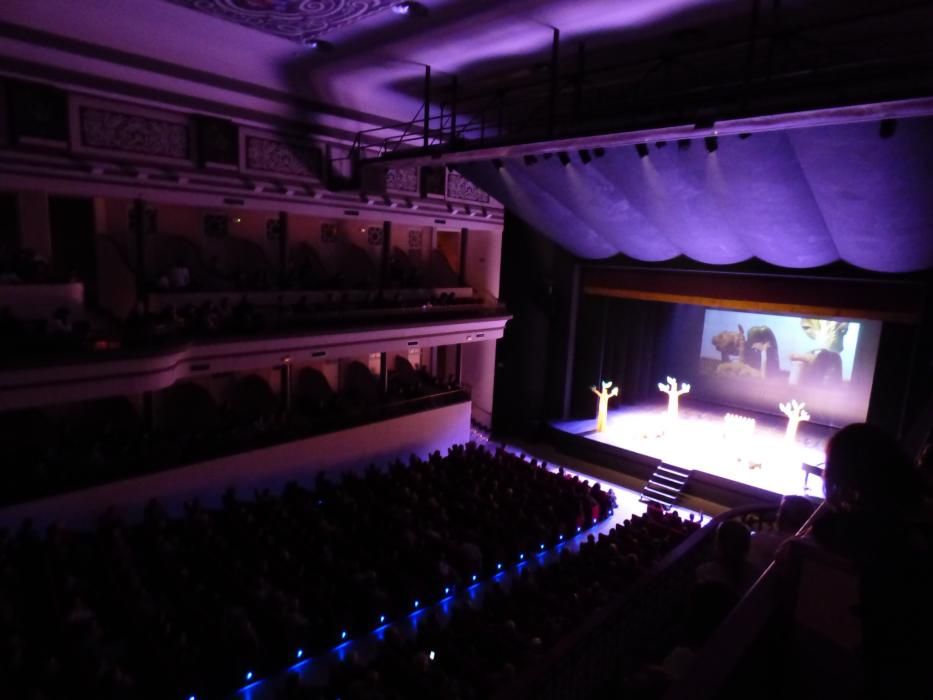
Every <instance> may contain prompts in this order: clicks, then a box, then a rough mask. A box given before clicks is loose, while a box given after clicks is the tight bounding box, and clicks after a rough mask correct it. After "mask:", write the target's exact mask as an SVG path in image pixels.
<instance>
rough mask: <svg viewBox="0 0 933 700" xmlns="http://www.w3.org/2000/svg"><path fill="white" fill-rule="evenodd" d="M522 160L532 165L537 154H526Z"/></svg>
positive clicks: (535, 160) (536, 159) (535, 161)
mask: <svg viewBox="0 0 933 700" xmlns="http://www.w3.org/2000/svg"><path fill="white" fill-rule="evenodd" d="M522 160H524V161H525V165H534V164H535V163H537V162H538V156H532V155H527V156H525V157H524V158H522Z"/></svg>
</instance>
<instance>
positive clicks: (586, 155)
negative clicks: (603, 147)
mask: <svg viewBox="0 0 933 700" xmlns="http://www.w3.org/2000/svg"><path fill="white" fill-rule="evenodd" d="M579 152H580V160H581V161H583V164H584V165H586V164H587V163H589V162H590V161H591V160H593V156H591V155H590V152H589V151H588V150H587V149H585V148H581V149H580V151H579Z"/></svg>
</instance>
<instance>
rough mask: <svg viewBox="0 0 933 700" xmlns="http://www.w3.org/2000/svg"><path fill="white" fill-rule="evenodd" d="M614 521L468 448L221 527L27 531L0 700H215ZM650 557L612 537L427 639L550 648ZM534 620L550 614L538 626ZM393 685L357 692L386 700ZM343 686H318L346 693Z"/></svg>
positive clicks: (201, 515)
mask: <svg viewBox="0 0 933 700" xmlns="http://www.w3.org/2000/svg"><path fill="white" fill-rule="evenodd" d="M612 506H613V503H612V497H611V495H610V494H608V493H606V492H604V491H602V490H600V489H599V488H598V487H593V486H590V485H589V484H587V483H585V482H582V481H580V480H579V479H576V478H564V477H563V476H561V475H558V474H554V473H552V472H549V471H547V470H545V469H543V468H541V467H540V466H538V465H537V464H534V463H528V462H526V461H524V460H523V459H521V458H519V457H516V456H514V455H511V454H509V453H506V452H504V451H498V452H496V453H491V452H488V451H486V450H485V449H483V448H480V447H476V446H475V445H472V444H471V445H467V446H461V447H455V448H453V449H452V450H451V452H450V454H449V455H448V456H447V457H441V456H440V455H439V454H435V455H433V456H432V457H431V458H430V459H428V460H427V461H423V460H420V459H416V458H412V459H411V460H410V463H409V464H408V465H407V466H406V465H403V464H401V463H396V464H395V465H393V466H391V467H390V468H389V469H388V470H386V471H378V470H376V469H371V470H369V471H367V472H366V473H365V475H362V476H358V475H345V476H344V477H342V478H341V479H340V481H339V483H334V482H332V481H329V480H328V479H326V478H323V477H322V478H319V479H318V482H317V485H316V487H315V488H314V489H313V490H308V489H307V488H304V487H301V486H298V485H295V484H292V485H289V486H288V487H286V489H285V490H284V492H283V493H282V494H281V495H273V494H271V493H267V492H264V493H257V494H256V495H255V496H254V497H253V498H250V499H241V498H239V497H237V496H236V495H235V494H234V493H233V492H229V493H228V494H227V495H226V496H225V499H224V505H223V507H222V508H221V509H219V510H216V511H211V510H206V509H204V508H202V507H200V506H199V505H198V504H197V503H192V504H190V505H189V507H188V508H187V514H186V516H185V517H183V518H179V519H170V518H168V517H167V516H166V515H165V514H164V512H163V511H162V510H161V509H160V507H159V506H158V504H156V503H153V504H151V505H150V507H149V508H148V509H147V512H146V515H145V518H144V521H143V522H142V523H140V524H137V525H128V524H125V523H122V522H121V521H120V520H119V519H118V518H116V517H115V516H113V515H112V514H111V515H108V516H105V517H104V519H103V520H102V523H101V525H100V527H99V529H97V530H96V531H95V532H93V533H77V532H68V531H63V530H60V529H57V528H52V529H50V530H49V532H48V533H46V534H44V535H42V534H39V533H36V532H34V531H33V530H32V529H31V528H30V526H29V524H28V523H24V524H23V526H22V528H21V529H19V530H18V531H17V532H15V533H12V534H10V535H3V537H2V539H0V570H2V572H3V575H2V576H0V620H2V624H0V630H2V631H3V632H2V637H3V638H2V639H0V644H2V647H3V653H2V655H0V668H2V671H3V675H4V679H5V680H4V685H5V687H6V688H7V690H8V692H9V693H10V696H11V697H17V698H29V699H30V700H39V699H41V698H57V697H94V698H115V699H116V698H159V699H160V700H164V699H165V698H189V697H191V696H194V697H198V698H206V697H223V696H225V695H226V694H228V693H229V692H230V691H232V690H233V689H235V688H236V687H238V686H242V685H244V684H246V683H247V682H249V681H250V680H252V679H254V678H257V679H258V678H260V677H264V676H268V675H270V674H274V673H276V672H278V671H280V670H282V669H283V668H284V667H285V666H287V665H289V664H290V663H294V661H295V660H296V658H301V656H304V655H315V654H319V653H322V652H324V651H326V650H328V649H330V648H332V647H333V646H334V645H336V644H340V643H341V642H342V641H344V640H347V639H350V638H354V637H356V636H359V635H362V634H365V633H368V632H370V631H371V630H372V629H373V628H375V627H378V626H380V625H381V624H383V623H384V622H385V621H388V620H395V619H399V618H401V617H403V616H405V615H407V614H409V613H410V612H412V611H413V610H416V609H418V608H419V607H423V606H427V605H429V604H431V603H434V602H436V601H438V600H439V599H441V598H443V597H445V595H446V594H447V593H448V592H449V591H450V590H451V589H453V590H462V589H463V588H464V587H466V586H468V585H470V584H471V583H472V581H473V580H474V577H477V578H480V577H488V576H490V575H492V574H494V573H495V572H496V570H497V566H496V564H497V562H509V563H514V562H516V561H518V560H519V558H520V556H521V554H522V553H524V552H533V551H535V550H536V549H537V548H538V546H539V544H540V545H546V546H548V547H550V546H553V545H555V544H557V543H558V542H559V541H560V539H562V538H563V537H564V536H569V535H571V534H573V533H575V532H576V531H578V529H579V528H583V527H587V526H589V525H590V524H592V523H593V522H595V521H598V520H600V519H602V518H605V517H606V516H607V515H608V514H609V512H610V510H611V509H612ZM680 534H683V533H680ZM666 543H667V541H666V540H665V541H663V542H662V541H657V538H656V535H651V534H649V533H646V532H643V531H636V530H626V531H623V532H622V533H621V534H620V535H618V536H615V537H614V538H613V542H612V543H611V544H607V543H601V544H599V545H597V544H593V545H592V546H589V547H585V548H584V551H583V553H582V554H581V555H580V556H579V557H573V558H572V559H571V560H568V563H566V564H561V565H560V566H558V567H556V568H555V569H554V570H553V573H542V574H540V576H539V577H538V579H537V581H536V582H535V581H532V580H529V581H527V582H524V583H522V584H521V585H522V586H524V587H527V588H528V591H527V594H528V595H527V596H518V595H512V596H508V595H506V594H505V593H501V594H500V593H494V594H493V595H491V596H490V598H489V603H488V604H487V605H485V606H484V607H483V610H482V611H481V612H477V613H468V612H462V613H459V614H458V615H457V616H456V621H455V623H454V624H452V625H451V626H450V627H449V628H448V629H449V630H450V632H440V631H437V632H436V633H437V634H442V635H444V634H446V635H448V637H449V639H448V642H446V643H447V644H459V643H461V642H460V641H459V639H466V640H470V639H472V640H473V644H474V647H473V648H479V647H478V646H476V644H477V643H478V644H485V643H486V642H485V641H484V640H489V639H491V637H490V635H497V636H498V635H499V631H501V630H503V629H507V628H511V627H513V626H515V625H520V626H521V633H522V634H523V635H525V634H527V633H528V632H530V631H531V630H532V629H534V627H533V625H536V626H538V627H539V628H540V630H539V631H538V632H537V633H536V634H538V635H540V637H541V639H542V640H543V641H542V642H541V643H547V644H551V643H553V641H555V640H556V639H557V637H558V636H559V635H560V634H562V633H563V632H565V631H566V630H567V629H569V628H570V627H571V626H572V625H573V624H574V623H575V622H578V621H579V620H580V616H581V615H582V614H583V613H585V612H586V611H587V610H588V609H590V608H592V607H593V606H594V605H596V604H598V602H599V601H600V600H601V599H603V598H604V597H605V596H606V595H608V594H609V592H610V590H611V587H612V586H614V585H616V584H619V583H623V582H625V581H627V580H630V578H631V577H632V576H634V575H635V573H637V570H638V566H639V565H641V564H643V563H644V561H646V560H648V559H650V558H651V557H652V556H654V555H655V554H656V553H657V551H659V550H660V549H663V548H664V547H665V546H666ZM616 550H619V551H616ZM604 570H608V571H609V572H610V573H609V574H608V575H607V574H605V573H603V574H600V572H602V571H604ZM591 577H596V578H595V579H594V580H593V581H592V582H588V579H590V578H591ZM577 589H579V590H580V591H582V594H581V595H580V596H579V597H575V596H574V594H573V591H574V590H577ZM516 593H517V591H516ZM567 596H569V599H567V600H564V598H566V597H567ZM523 601H524V602H523ZM540 605H545V606H549V607H550V610H549V612H547V613H545V612H544V611H543V610H541V609H540V608H537V610H538V613H537V614H536V613H535V612H534V611H535V609H536V606H540ZM502 615H505V616H507V617H502ZM461 618H462V619H461ZM508 620H513V622H512V624H511V625H510V624H508ZM526 625H527V629H526ZM474 635H475V636H474ZM517 640H518V637H517V636H515V635H512V637H511V638H510V637H509V636H501V638H500V639H499V642H498V643H499V645H500V646H501V645H502V644H504V645H506V646H507V647H515V649H516V653H511V652H510V653H509V655H508V656H507V658H503V659H498V660H495V659H486V660H484V657H483V655H482V654H480V655H479V656H477V657H476V663H478V664H479V665H480V667H481V668H482V669H483V670H484V672H483V673H482V674H480V675H477V676H476V677H475V679H474V680H473V681H470V682H476V683H479V684H480V686H483V685H484V684H485V683H486V682H488V681H489V680H490V679H494V678H495V674H496V673H498V672H499V671H501V668H502V666H503V665H504V664H507V663H517V662H519V661H520V654H518V653H517V648H518V647H516V644H517ZM526 642H527V643H529V644H530V643H531V640H530V636H529V637H528V638H527V639H526ZM396 648H397V645H396V644H394V643H389V644H388V645H387V646H386V650H387V651H386V654H392V653H394V651H395V650H396ZM445 648H446V647H445ZM299 650H301V651H300V653H299ZM483 654H485V652H483ZM380 658H386V657H384V656H383V657H380ZM464 658H469V655H465V656H464ZM377 663H379V662H377ZM407 668H409V665H408V664H405V665H404V666H402V667H400V668H399V672H400V673H401V674H402V675H401V676H399V677H398V678H393V677H389V678H385V679H384V680H383V681H379V680H378V679H377V680H373V678H372V677H371V676H367V678H368V680H367V681H366V682H367V683H369V684H372V683H375V684H376V685H379V683H381V682H385V683H386V684H388V685H386V688H391V687H394V686H395V685H396V684H397V683H403V678H404V674H405V673H406V671H405V669H407ZM465 673H469V668H468V667H466V666H464V667H463V668H461V669H459V671H458V672H457V675H458V676H460V677H463V674H465ZM341 678H342V676H341V674H340V673H338V674H337V675H336V676H335V678H334V681H333V687H338V686H340V685H347V686H348V687H349V686H351V685H353V682H350V681H343V680H340V679H341ZM412 680H413V681H415V683H416V684H415V685H413V686H411V685H410V686H408V687H419V682H418V681H416V679H412ZM452 682H453V681H452ZM467 682H468V680H467V679H466V678H465V677H463V680H462V683H464V684H466V683H467ZM401 687H405V686H404V683H403V686H401ZM327 692H328V697H331V696H332V694H331V693H330V691H327ZM347 697H349V696H347ZM400 697H415V695H412V694H408V695H402V696H400Z"/></svg>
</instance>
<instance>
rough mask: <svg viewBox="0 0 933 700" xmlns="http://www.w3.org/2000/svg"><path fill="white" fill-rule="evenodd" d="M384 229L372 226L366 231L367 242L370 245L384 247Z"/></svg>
mask: <svg viewBox="0 0 933 700" xmlns="http://www.w3.org/2000/svg"><path fill="white" fill-rule="evenodd" d="M382 233H383V232H382V229H381V228H380V227H378V226H370V227H369V228H368V229H366V240H367V241H368V242H369V245H382Z"/></svg>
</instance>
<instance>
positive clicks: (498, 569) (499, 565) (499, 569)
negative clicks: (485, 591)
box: [496, 561, 502, 571]
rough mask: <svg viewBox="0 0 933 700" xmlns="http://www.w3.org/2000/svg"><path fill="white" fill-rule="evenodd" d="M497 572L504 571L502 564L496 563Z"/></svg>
mask: <svg viewBox="0 0 933 700" xmlns="http://www.w3.org/2000/svg"><path fill="white" fill-rule="evenodd" d="M496 571H502V562H501V561H500V562H498V563H496Z"/></svg>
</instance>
